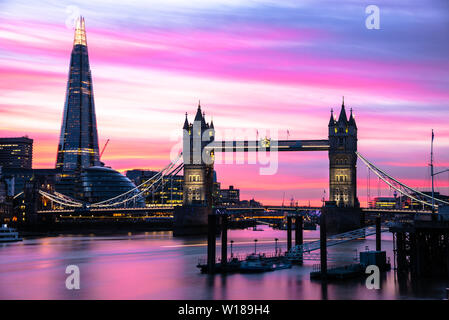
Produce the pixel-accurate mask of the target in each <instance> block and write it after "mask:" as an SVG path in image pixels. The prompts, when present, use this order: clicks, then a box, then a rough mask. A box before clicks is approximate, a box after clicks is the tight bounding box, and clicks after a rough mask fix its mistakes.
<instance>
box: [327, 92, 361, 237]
mask: <svg viewBox="0 0 449 320" xmlns="http://www.w3.org/2000/svg"><path fill="white" fill-rule="evenodd" d="M328 127H329V201H328V203H327V204H326V208H325V209H326V210H325V211H326V214H327V218H326V221H327V223H326V225H327V227H328V229H329V231H330V232H331V233H337V232H344V231H348V230H351V229H355V228H359V227H360V226H361V225H362V224H363V222H362V221H363V216H362V213H361V211H360V203H359V201H358V198H357V155H356V154H355V151H357V125H356V122H355V119H354V115H353V114H352V109H351V113H350V116H349V119H348V118H347V115H346V109H345V103H344V98H343V103H342V106H341V111H340V115H339V117H338V120H336V119H335V118H334V114H333V111H331V118H330V120H329V125H328Z"/></svg>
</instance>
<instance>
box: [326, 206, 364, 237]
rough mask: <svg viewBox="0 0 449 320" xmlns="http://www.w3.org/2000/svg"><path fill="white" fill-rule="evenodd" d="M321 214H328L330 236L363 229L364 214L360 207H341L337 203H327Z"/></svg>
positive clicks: (327, 222)
mask: <svg viewBox="0 0 449 320" xmlns="http://www.w3.org/2000/svg"><path fill="white" fill-rule="evenodd" d="M321 213H322V214H323V213H325V214H326V227H327V232H328V233H329V234H338V233H343V232H347V231H351V230H355V229H360V228H362V227H363V220H364V219H363V213H362V210H361V209H360V207H354V208H351V207H339V206H337V205H336V203H335V201H326V204H325V206H324V207H323V208H322V210H321Z"/></svg>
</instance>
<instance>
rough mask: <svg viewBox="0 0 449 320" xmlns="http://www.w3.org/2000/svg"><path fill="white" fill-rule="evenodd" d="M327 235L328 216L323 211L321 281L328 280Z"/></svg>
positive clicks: (321, 223) (321, 224)
mask: <svg viewBox="0 0 449 320" xmlns="http://www.w3.org/2000/svg"><path fill="white" fill-rule="evenodd" d="M326 247H327V234H326V215H325V213H324V210H321V219H320V257H321V279H323V280H326V278H327V248H326Z"/></svg>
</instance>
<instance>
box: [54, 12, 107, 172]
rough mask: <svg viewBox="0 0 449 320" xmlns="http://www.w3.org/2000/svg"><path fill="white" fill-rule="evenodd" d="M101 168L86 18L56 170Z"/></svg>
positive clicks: (77, 40) (79, 34)
mask: <svg viewBox="0 0 449 320" xmlns="http://www.w3.org/2000/svg"><path fill="white" fill-rule="evenodd" d="M98 165H100V159H99V152H98V134H97V121H96V118H95V105H94V95H93V88H92V75H91V71H90V67H89V56H88V53H87V42H86V30H85V24H84V19H83V18H80V19H79V20H78V21H77V26H76V30H75V41H74V43H73V50H72V56H71V60H70V71H69V80H68V83H67V92H66V100H65V105H64V115H63V119H62V127H61V135H60V139H59V146H58V155H57V160H56V168H62V169H63V170H80V169H81V168H87V167H91V166H98Z"/></svg>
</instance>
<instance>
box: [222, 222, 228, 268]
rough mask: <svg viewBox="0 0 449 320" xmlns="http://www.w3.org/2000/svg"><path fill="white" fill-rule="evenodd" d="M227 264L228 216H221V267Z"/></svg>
mask: <svg viewBox="0 0 449 320" xmlns="http://www.w3.org/2000/svg"><path fill="white" fill-rule="evenodd" d="M227 263H228V216H227V215H226V214H224V215H222V216H221V265H222V266H223V267H224V266H226V264H227Z"/></svg>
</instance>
